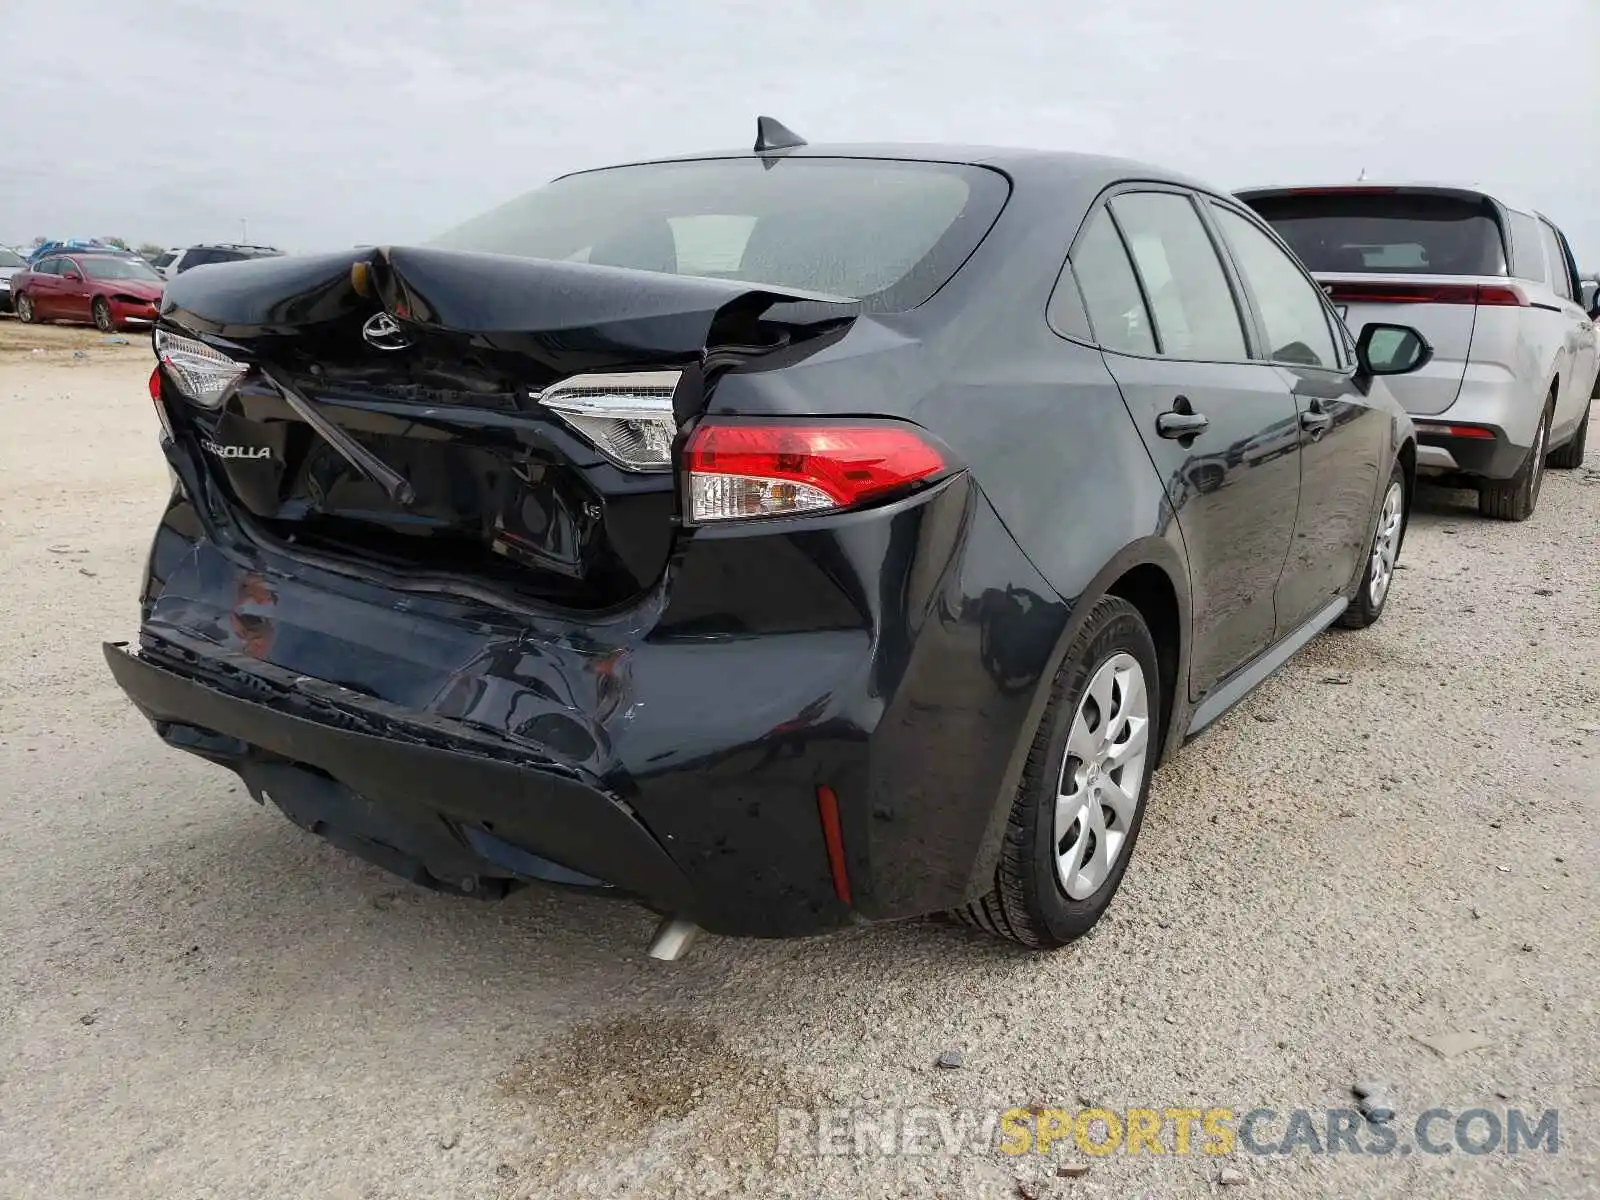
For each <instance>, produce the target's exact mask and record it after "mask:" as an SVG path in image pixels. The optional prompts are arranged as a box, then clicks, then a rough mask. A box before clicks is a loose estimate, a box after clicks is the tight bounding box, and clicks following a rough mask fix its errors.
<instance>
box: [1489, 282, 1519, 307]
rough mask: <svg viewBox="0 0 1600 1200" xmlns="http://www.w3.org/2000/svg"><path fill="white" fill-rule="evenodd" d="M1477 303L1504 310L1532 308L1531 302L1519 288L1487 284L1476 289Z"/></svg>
mask: <svg viewBox="0 0 1600 1200" xmlns="http://www.w3.org/2000/svg"><path fill="white" fill-rule="evenodd" d="M1478 303H1479V304H1494V305H1500V306H1502V307H1505V308H1529V307H1531V306H1532V303H1531V301H1529V299H1528V297H1527V296H1526V295H1525V294H1524V293H1523V291H1522V289H1521V288H1517V287H1511V286H1509V285H1505V286H1502V285H1500V284H1487V283H1485V284H1481V285H1479V287H1478Z"/></svg>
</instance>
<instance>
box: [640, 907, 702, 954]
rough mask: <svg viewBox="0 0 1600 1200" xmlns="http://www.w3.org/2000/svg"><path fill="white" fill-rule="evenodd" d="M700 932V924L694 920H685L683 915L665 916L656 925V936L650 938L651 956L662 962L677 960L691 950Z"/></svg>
mask: <svg viewBox="0 0 1600 1200" xmlns="http://www.w3.org/2000/svg"><path fill="white" fill-rule="evenodd" d="M699 933H700V926H698V925H696V924H695V923H694V922H693V921H685V920H684V919H683V918H682V917H664V918H662V921H661V924H659V925H657V926H656V932H655V936H654V937H652V938H651V939H650V949H649V954H650V957H651V958H655V959H660V960H661V961H662V962H677V961H678V960H679V959H680V958H682V957H683V956H684V955H685V954H687V953H688V952H689V947H690V946H692V945H694V939H695V938H696V937H697V936H698V935H699Z"/></svg>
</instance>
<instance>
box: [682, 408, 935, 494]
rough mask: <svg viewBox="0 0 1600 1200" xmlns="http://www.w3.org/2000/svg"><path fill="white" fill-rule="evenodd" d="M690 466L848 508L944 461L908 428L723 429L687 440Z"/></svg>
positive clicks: (703, 430) (708, 429)
mask: <svg viewBox="0 0 1600 1200" xmlns="http://www.w3.org/2000/svg"><path fill="white" fill-rule="evenodd" d="M684 465H685V466H686V467H687V468H688V470H689V471H690V472H692V473H695V474H699V475H733V476H741V477H743V478H746V479H758V480H759V479H775V480H783V481H786V482H788V483H801V484H807V485H809V486H811V487H814V488H816V489H818V490H819V491H821V492H823V493H824V494H826V495H827V496H828V497H829V498H830V499H831V500H833V502H834V503H835V504H837V505H838V506H839V507H841V508H844V507H848V506H849V505H852V504H859V503H861V502H862V501H863V500H870V499H872V498H873V497H874V496H881V495H884V494H885V493H887V492H893V491H897V490H899V489H900V488H903V487H906V486H908V485H909V484H913V483H917V482H920V481H921V480H924V479H927V478H929V477H930V476H933V475H937V474H939V473H940V472H941V471H943V470H944V468H945V462H944V458H943V456H942V455H941V454H940V453H939V451H937V450H935V449H934V448H933V446H932V445H931V444H930V443H928V442H927V441H925V440H924V439H923V438H922V437H920V436H918V434H917V433H916V431H915V430H913V429H911V428H909V427H902V426H893V425H844V424H834V423H829V422H821V421H819V422H817V423H816V424H813V425H764V424H763V425H718V424H714V423H710V422H704V423H702V424H701V425H700V426H699V428H697V429H696V430H695V431H694V433H693V435H692V436H691V437H690V438H689V444H688V446H687V448H686V449H685V451H684Z"/></svg>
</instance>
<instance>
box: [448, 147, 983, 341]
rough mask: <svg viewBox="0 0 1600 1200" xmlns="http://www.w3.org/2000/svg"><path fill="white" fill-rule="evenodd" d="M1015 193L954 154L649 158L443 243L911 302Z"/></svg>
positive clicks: (532, 200)
mask: <svg viewBox="0 0 1600 1200" xmlns="http://www.w3.org/2000/svg"><path fill="white" fill-rule="evenodd" d="M1008 193H1009V184H1008V183H1007V182H1006V179H1005V177H1004V176H1002V175H1000V174H998V173H997V172H994V171H990V170H987V169H985V168H983V167H973V166H963V165H958V164H953V163H930V162H903V161H890V160H886V159H851V158H778V159H771V160H767V161H765V162H763V161H762V160H761V159H757V158H720V159H701V160H697V161H694V162H675V163H647V164H644V165H640V166H630V167H612V168H608V169H606V170H603V171H589V172H585V173H583V174H579V175H569V176H567V177H565V178H563V179H558V180H556V181H555V182H554V183H551V184H549V185H547V186H546V187H543V188H540V189H539V190H538V191H535V192H530V193H529V194H528V195H526V196H522V197H521V198H519V199H516V200H513V201H511V202H510V203H509V204H505V205H502V206H501V207H499V208H496V209H494V210H493V211H491V212H489V213H486V214H485V215H483V216H481V217H477V218H475V219H474V220H471V221H468V222H467V223H466V224H465V225H462V226H460V227H458V228H456V229H453V230H451V231H450V232H448V233H446V234H444V235H443V236H442V237H439V238H437V239H436V240H435V241H434V242H433V245H435V246H439V247H442V248H446V249H454V250H476V251H483V252H486V253H491V254H512V255H517V256H519V257H523V258H547V259H557V260H566V261H569V262H589V263H595V264H602V265H606V266H613V267H631V268H634V269H636V270H645V271H661V272H665V273H667V274H673V275H700V276H709V277H712V278H717V279H738V280H743V281H746V282H750V283H763V284H770V285H774V286H777V287H784V288H793V289H797V290H800V291H807V292H821V293H825V294H827V295H832V296H845V297H849V298H851V299H856V300H861V301H863V302H865V304H866V306H867V307H868V308H869V309H871V310H876V311H880V312H899V311H903V310H905V309H909V308H913V307H915V306H916V305H918V304H921V303H922V302H923V301H924V300H926V299H927V298H928V297H929V296H931V295H933V293H934V292H936V291H938V290H939V288H941V287H942V286H944V284H945V283H946V282H948V281H949V279H950V278H951V276H953V275H954V274H955V273H956V271H957V270H959V269H960V267H961V264H962V263H964V262H965V261H966V259H967V257H968V256H969V255H970V254H971V253H972V251H973V250H975V249H976V248H977V246H978V243H979V242H981V241H982V240H983V236H984V234H986V233H987V232H988V231H989V227H990V226H991V225H993V224H994V220H995V218H996V217H997V216H998V215H999V213H1000V209H1001V208H1002V207H1003V206H1004V204H1005V201H1006V197H1007V195H1008Z"/></svg>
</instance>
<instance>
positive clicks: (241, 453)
mask: <svg viewBox="0 0 1600 1200" xmlns="http://www.w3.org/2000/svg"><path fill="white" fill-rule="evenodd" d="M200 448H201V449H203V450H205V451H207V452H208V453H211V454H215V455H216V456H217V457H218V458H271V457H272V451H271V449H270V448H268V447H266V446H219V445H218V444H217V443H216V442H213V441H212V440H211V439H210V438H204V439H202V440H201V442H200Z"/></svg>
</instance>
